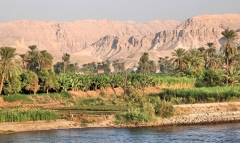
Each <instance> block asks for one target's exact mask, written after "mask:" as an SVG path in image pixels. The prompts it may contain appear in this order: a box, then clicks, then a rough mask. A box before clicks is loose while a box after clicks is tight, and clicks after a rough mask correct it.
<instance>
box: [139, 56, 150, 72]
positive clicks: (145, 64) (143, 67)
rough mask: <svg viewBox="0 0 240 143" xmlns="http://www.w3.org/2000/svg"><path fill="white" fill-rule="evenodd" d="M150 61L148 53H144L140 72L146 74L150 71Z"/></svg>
mask: <svg viewBox="0 0 240 143" xmlns="http://www.w3.org/2000/svg"><path fill="white" fill-rule="evenodd" d="M148 61H149V55H148V53H143V55H142V56H141V58H140V60H139V62H138V64H139V70H140V73H143V74H144V75H146V74H147V72H148Z"/></svg>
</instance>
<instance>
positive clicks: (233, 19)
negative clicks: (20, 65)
mask: <svg viewBox="0 0 240 143" xmlns="http://www.w3.org/2000/svg"><path fill="white" fill-rule="evenodd" d="M226 28H230V29H234V30H236V31H237V32H238V33H240V14H225V15H200V16H196V17H192V18H190V19H188V20H186V21H185V22H182V23H179V22H176V21H172V20H156V21H151V22H148V23H136V22H132V21H124V22H118V21H113V20H106V19H104V20H83V21H74V22H55V21H46V22H42V21H28V20H21V21H15V22H8V23H2V24H0V29H1V30H0V39H6V37H12V40H9V39H11V38H7V39H8V40H7V41H8V43H9V41H14V39H15V41H20V42H12V43H11V42H10V43H9V45H10V46H13V45H14V46H15V47H17V48H19V47H22V48H23V49H26V47H27V46H28V45H37V46H38V48H39V49H40V50H43V49H46V50H48V51H50V52H51V53H52V54H53V55H54V57H55V61H57V60H59V59H61V58H60V57H61V56H62V53H63V52H68V53H70V54H73V57H74V59H73V61H77V62H79V61H81V56H88V57H95V58H94V59H98V60H107V59H108V60H116V59H120V60H122V61H125V62H126V63H127V64H126V67H127V68H128V67H132V66H136V65H137V62H138V60H139V58H140V56H141V54H142V53H143V52H148V53H149V54H150V58H151V59H152V60H154V61H156V62H157V60H158V57H159V56H171V51H173V50H174V49H176V48H180V47H181V48H185V49H190V48H199V47H202V46H203V47H206V46H205V45H206V43H207V42H213V43H215V45H216V48H217V49H220V46H221V44H222V43H223V42H224V41H221V40H220V39H221V38H222V35H221V32H222V31H223V30H225V29H226ZM16 37H18V39H17V40H16ZM19 39H20V40H19ZM3 41H5V45H6V43H7V42H6V40H0V46H1V45H3V43H4V42H3ZM24 41H25V42H24ZM17 43H18V44H17ZM19 43H22V44H19ZM74 55H75V56H74ZM75 58H76V59H75ZM88 59H89V62H92V61H91V58H88ZM84 62H87V60H86V59H84ZM80 64H81V63H80Z"/></svg>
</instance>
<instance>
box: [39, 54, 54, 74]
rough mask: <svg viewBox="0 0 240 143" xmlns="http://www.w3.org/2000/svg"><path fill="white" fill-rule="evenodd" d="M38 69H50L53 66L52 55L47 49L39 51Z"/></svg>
mask: <svg viewBox="0 0 240 143" xmlns="http://www.w3.org/2000/svg"><path fill="white" fill-rule="evenodd" d="M39 63H40V70H50V69H52V66H53V56H52V55H51V54H50V53H48V51H46V50H43V51H40V57H39Z"/></svg>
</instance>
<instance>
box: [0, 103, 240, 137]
mask: <svg viewBox="0 0 240 143" xmlns="http://www.w3.org/2000/svg"><path fill="white" fill-rule="evenodd" d="M175 108H176V111H175V116H174V117H171V118H167V119H162V118H158V119H157V120H156V121H155V122H154V123H150V124H146V125H148V126H165V125H187V124H191V125H192V124H206V123H220V122H238V121H240V102H227V103H205V104H187V105H175ZM84 119H88V120H90V119H91V120H92V119H95V122H92V123H83V122H82V121H80V120H79V119H77V117H75V118H74V119H73V121H68V120H56V121H37V122H23V123H0V133H9V132H21V131H33V130H52V129H69V128H83V127H122V126H119V125H117V126H116V125H114V124H113V122H114V116H108V117H98V119H97V117H84Z"/></svg>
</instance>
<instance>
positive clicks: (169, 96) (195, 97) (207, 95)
mask: <svg viewBox="0 0 240 143" xmlns="http://www.w3.org/2000/svg"><path fill="white" fill-rule="evenodd" d="M159 96H160V98H161V99H163V100H166V101H171V100H173V99H174V100H175V99H182V100H183V101H184V102H185V103H203V102H224V101H230V100H234V99H238V98H240V87H239V86H234V87H230V86H229V87H202V88H186V89H164V90H163V92H162V93H159Z"/></svg>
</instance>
